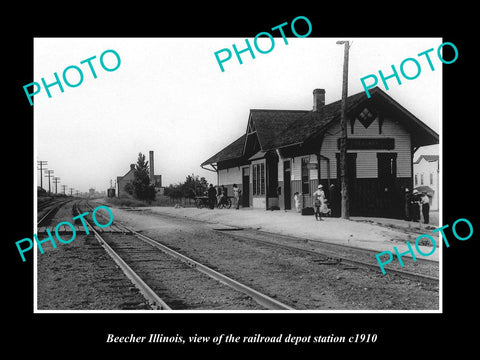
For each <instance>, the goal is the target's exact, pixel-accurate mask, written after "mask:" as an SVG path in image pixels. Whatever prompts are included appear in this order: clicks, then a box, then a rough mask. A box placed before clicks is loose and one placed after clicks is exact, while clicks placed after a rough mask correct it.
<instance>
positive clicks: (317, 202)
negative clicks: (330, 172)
mask: <svg viewBox="0 0 480 360" xmlns="http://www.w3.org/2000/svg"><path fill="white" fill-rule="evenodd" d="M324 202H325V192H324V191H323V185H322V184H320V185H318V189H317V191H315V192H314V193H313V205H314V206H315V218H316V219H317V220H322V215H321V213H320V206H322V205H323V203H324Z"/></svg>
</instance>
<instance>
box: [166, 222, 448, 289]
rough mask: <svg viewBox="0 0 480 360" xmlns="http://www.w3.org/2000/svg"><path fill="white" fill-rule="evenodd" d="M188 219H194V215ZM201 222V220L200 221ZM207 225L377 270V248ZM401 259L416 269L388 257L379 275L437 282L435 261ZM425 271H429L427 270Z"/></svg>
mask: <svg viewBox="0 0 480 360" xmlns="http://www.w3.org/2000/svg"><path fill="white" fill-rule="evenodd" d="M162 216H165V217H172V218H176V217H174V216H170V215H168V214H162ZM190 220H191V221H198V220H195V219H190ZM199 222H201V221H199ZM201 223H202V224H203V222H201ZM211 228H212V229H213V230H216V231H219V232H222V233H224V234H226V235H228V236H229V237H231V238H232V239H240V240H244V241H250V242H256V243H258V244H262V245H266V246H270V247H273V248H283V249H287V250H290V251H297V252H300V253H304V254H309V255H312V256H315V257H316V258H317V263H318V264H323V265H346V266H353V267H360V268H363V269H368V270H370V271H374V272H376V273H380V268H379V266H378V263H377V262H376V258H375V255H376V254H377V253H378V251H375V250H369V249H361V248H358V247H354V246H349V245H343V244H333V243H330V242H325V241H321V240H314V241H313V240H308V239H300V238H295V237H292V236H287V235H279V234H272V233H268V232H265V231H258V230H245V229H243V228H235V227H231V226H221V227H220V226H216V225H214V226H211ZM307 246H311V248H310V249H308V248H307ZM393 256H394V258H396V255H395V254H393ZM404 262H405V263H406V266H408V267H412V268H418V269H416V270H417V271H416V272H413V271H409V270H406V269H402V268H401V269H399V268H398V267H400V265H396V263H395V261H392V263H390V264H388V265H387V266H386V267H385V269H386V271H387V273H386V275H383V276H387V277H388V276H391V275H397V276H400V277H403V278H408V279H411V280H415V281H421V282H424V283H428V284H433V285H436V284H438V283H439V278H438V277H437V276H433V275H432V271H431V270H430V269H429V268H431V267H435V268H436V270H434V271H433V273H436V272H438V262H435V261H433V260H428V259H422V258H418V259H417V261H416V262H415V263H413V265H412V264H411V263H410V262H409V261H408V260H405V261H404ZM412 262H413V261H412ZM397 263H398V261H397ZM394 267H396V268H394ZM429 272H430V274H428V273H429Z"/></svg>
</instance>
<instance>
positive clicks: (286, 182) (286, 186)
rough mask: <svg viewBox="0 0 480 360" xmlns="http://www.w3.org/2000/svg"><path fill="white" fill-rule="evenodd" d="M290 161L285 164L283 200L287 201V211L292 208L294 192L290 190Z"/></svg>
mask: <svg viewBox="0 0 480 360" xmlns="http://www.w3.org/2000/svg"><path fill="white" fill-rule="evenodd" d="M290 174H291V172H290V160H287V161H284V162H283V198H284V201H285V210H290V209H291V208H292V198H291V197H292V191H291V188H290V180H291V178H290Z"/></svg>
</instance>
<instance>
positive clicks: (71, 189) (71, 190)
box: [70, 188, 74, 196]
mask: <svg viewBox="0 0 480 360" xmlns="http://www.w3.org/2000/svg"><path fill="white" fill-rule="evenodd" d="M73 190H74V189H73V188H70V196H72V192H73Z"/></svg>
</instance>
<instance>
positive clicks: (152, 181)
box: [149, 150, 155, 184]
mask: <svg viewBox="0 0 480 360" xmlns="http://www.w3.org/2000/svg"><path fill="white" fill-rule="evenodd" d="M149 155H150V160H149V167H150V184H153V183H155V178H154V176H153V175H154V174H155V170H154V168H153V151H152V150H150V151H149Z"/></svg>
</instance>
